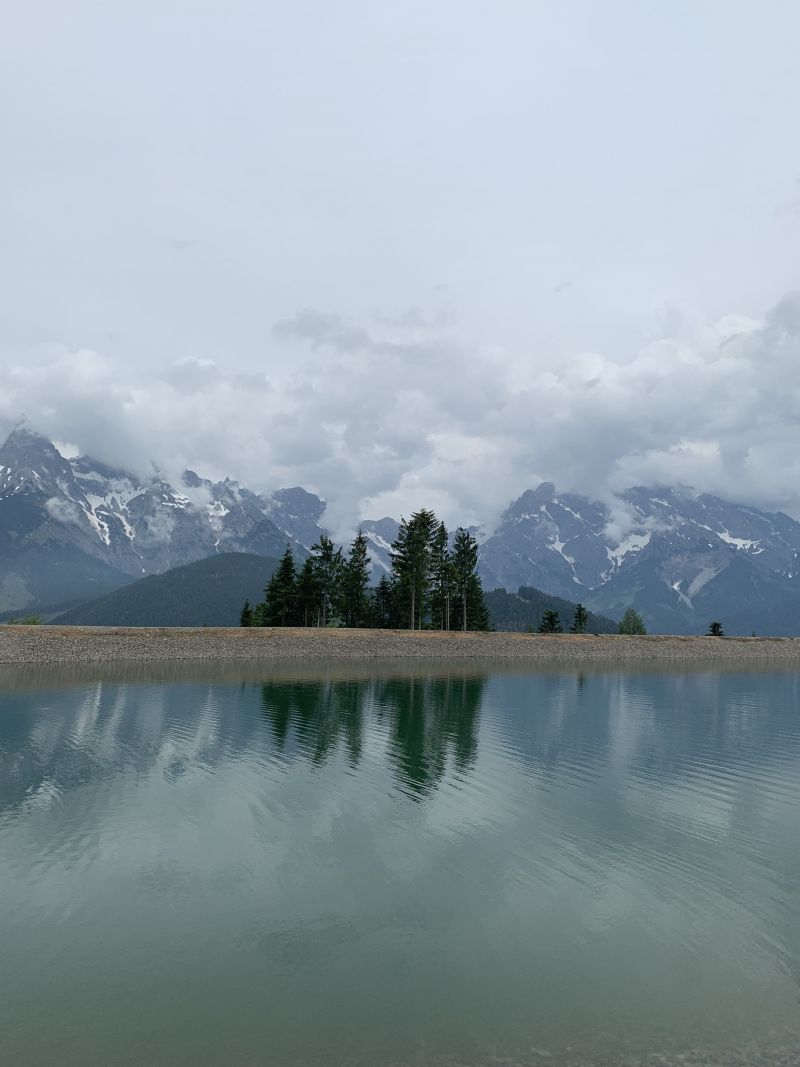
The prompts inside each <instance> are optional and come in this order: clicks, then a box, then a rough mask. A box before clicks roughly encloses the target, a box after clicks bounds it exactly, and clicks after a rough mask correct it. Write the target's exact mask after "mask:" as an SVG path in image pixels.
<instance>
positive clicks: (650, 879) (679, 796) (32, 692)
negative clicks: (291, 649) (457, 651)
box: [0, 668, 800, 1067]
mask: <svg viewBox="0 0 800 1067" xmlns="http://www.w3.org/2000/svg"><path fill="white" fill-rule="evenodd" d="M209 678H211V679H212V680H209ZM681 1057H684V1059H681ZM0 1062H2V1063H9V1064H20V1065H23V1064H65V1065H73V1064H74V1065H78V1064H81V1065H84V1064H88V1065H92V1064H104V1065H105V1064H118V1063H136V1064H151V1063H152V1064H155V1063H159V1064H200V1065H205V1064H233V1065H240V1064H262V1063H263V1064H284V1063H285V1064H290V1065H294V1064H307V1063H311V1064H316V1063H326V1064H359V1065H361V1064H364V1065H366V1064H371V1065H375V1067H384V1065H388V1064H399V1063H407V1064H420V1065H425V1064H436V1065H438V1064H447V1065H450V1064H453V1065H454V1064H469V1065H472V1064H482V1063H519V1064H537V1065H538V1064H545V1063H546V1064H551V1065H554V1067H558V1065H561V1064H573V1063H574V1064H600V1063H602V1064H622V1063H636V1064H638V1063H647V1064H650V1063H662V1062H663V1063H673V1062H674V1063H678V1062H683V1063H686V1062H689V1063H695V1062H696V1063H715V1064H716V1063H720V1064H734V1063H735V1064H739V1063H743V1062H748V1063H763V1064H777V1063H781V1064H784V1063H785V1064H797V1063H799V1062H800V678H799V677H798V676H797V675H796V674H791V673H768V672H765V673H753V674H744V673H741V674H740V673H693V674H682V673H656V672H653V673H647V672H638V673H637V672H630V673H626V672H619V671H614V672H606V673H602V672H601V673H590V674H586V675H581V674H577V673H574V672H565V673H550V674H547V673H539V674H533V673H532V674H520V673H503V672H502V671H501V672H498V673H489V674H487V675H476V674H474V673H472V674H467V673H463V672H460V671H457V670H455V669H453V670H451V671H450V672H449V673H444V674H442V673H441V672H440V674H439V675H438V676H437V675H436V674H427V675H426V674H424V673H422V674H418V675H417V676H408V675H392V674H391V673H390V672H387V671H382V670H381V669H380V668H376V669H375V673H374V675H372V676H369V675H365V674H363V673H362V674H361V675H360V676H359V677H354V678H347V677H344V678H342V677H336V678H333V677H325V676H324V674H323V675H319V676H316V677H314V676H311V675H309V676H308V677H307V678H306V679H305V680H302V679H299V678H297V677H295V678H291V677H288V676H284V677H275V676H273V677H272V678H270V677H269V676H268V675H266V674H265V675H264V676H263V677H256V676H254V675H253V674H252V672H251V673H250V675H249V676H248V677H247V678H246V679H241V678H236V677H233V676H230V675H227V676H223V675H222V674H220V675H219V677H218V678H217V680H213V672H212V674H209V672H208V670H206V672H205V677H204V678H202V679H201V678H199V677H195V678H194V679H193V678H191V677H187V676H186V673H185V669H184V671H183V672H182V673H181V674H180V676H176V677H175V678H173V679H170V678H169V677H164V676H161V677H160V678H159V680H158V681H153V680H150V681H148V680H147V678H146V677H144V678H136V679H134V680H128V681H125V682H119V681H114V680H113V679H112V680H108V679H106V680H103V681H98V680H91V679H89V678H83V679H81V678H75V677H72V676H69V677H67V676H65V675H59V674H58V673H52V674H43V675H41V676H39V677H37V678H33V679H31V678H27V679H23V680H22V681H15V682H13V683H12V682H11V681H10V680H9V679H8V678H6V679H5V681H4V680H3V678H2V676H0Z"/></svg>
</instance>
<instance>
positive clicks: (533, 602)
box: [486, 586, 617, 634]
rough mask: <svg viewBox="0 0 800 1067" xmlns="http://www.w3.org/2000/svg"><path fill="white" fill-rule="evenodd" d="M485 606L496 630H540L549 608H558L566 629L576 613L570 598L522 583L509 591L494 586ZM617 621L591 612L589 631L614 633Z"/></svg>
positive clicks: (556, 609)
mask: <svg viewBox="0 0 800 1067" xmlns="http://www.w3.org/2000/svg"><path fill="white" fill-rule="evenodd" d="M486 606H487V607H488V609H489V614H490V616H491V619H492V626H493V627H494V629H495V630H518V631H522V632H526V631H528V630H529V629H530V630H534V631H535V630H537V629H538V628H539V623H540V621H541V618H542V612H543V611H544V610H545V608H547V609H548V610H551V611H557V612H558V614H559V618H560V619H561V625H562V627H563V628H564V631H565V632H566V631H567V630H569V628H570V625H571V623H572V619H573V616H574V614H575V608H576V605H575V604H574V603H573V602H572V601H571V600H562V598H561V597H558V596H550V595H549V593H543V592H542V591H541V590H540V589H534V588H532V587H531V586H523V587H522V588H521V589H520V590H519V592H518V593H507V592H506V590H505V589H493V590H492V591H491V593H487V594H486ZM616 632H617V623H615V622H614V621H613V620H612V619H607V618H605V616H603V615H594V614H590V615H589V633H593V634H615V633H616Z"/></svg>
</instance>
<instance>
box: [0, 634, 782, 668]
mask: <svg viewBox="0 0 800 1067" xmlns="http://www.w3.org/2000/svg"><path fill="white" fill-rule="evenodd" d="M376 659H385V660H398V659H414V660H472V661H475V660H494V661H500V660H505V661H514V662H515V663H518V664H519V665H520V666H521V665H523V664H524V663H530V664H534V663H537V662H542V663H547V662H550V663H552V662H554V661H561V662H573V663H597V664H602V663H614V662H617V661H619V662H631V661H641V662H670V661H674V662H678V661H680V662H683V663H686V662H690V663H697V664H699V663H703V662H712V661H713V662H715V663H722V662H724V663H726V664H729V665H731V666H733V665H736V664H739V663H741V664H743V665H744V664H747V663H753V664H757V663H774V662H783V663H786V664H792V663H795V664H798V665H800V638H778V637H775V638H771V637H726V638H714V637H621V636H607V635H603V636H594V635H591V634H587V635H580V636H577V635H572V634H548V635H542V634H512V633H490V634H478V633H467V634H464V633H454V632H449V633H447V632H446V633H440V632H436V631H430V632H422V633H410V632H409V631H407V630H334V629H331V630H317V629H289V628H287V629H268V628H264V629H260V628H255V629H239V628H231V629H214V628H203V629H194V628H186V629H183V628H180V629H179V628H174V629H173V628H158V627H147V628H144V627H130V628H127V627H99V626H98V627H94V626H0V664H5V665H9V664H10V665H22V664H41V663H112V662H128V663H144V662H178V661H182V660H204V661H211V660H213V661H216V662H220V661H228V662H261V663H264V662H273V661H274V662H278V661H283V662H285V661H289V660H294V661H297V660H313V661H316V662H320V661H327V662H330V663H335V662H344V661H366V660H376Z"/></svg>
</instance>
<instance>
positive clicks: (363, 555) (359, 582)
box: [342, 530, 370, 626]
mask: <svg viewBox="0 0 800 1067" xmlns="http://www.w3.org/2000/svg"><path fill="white" fill-rule="evenodd" d="M369 566H370V565H369V554H368V552H367V539H366V537H365V536H364V534H363V533H362V532H361V530H359V531H358V534H357V535H356V537H355V538H354V539H353V543H352V544H351V545H350V555H349V556H348V557H347V561H346V562H345V564H344V566H343V568H342V607H343V609H344V621H345V626H364V625H365V623H366V615H367V589H368V587H369Z"/></svg>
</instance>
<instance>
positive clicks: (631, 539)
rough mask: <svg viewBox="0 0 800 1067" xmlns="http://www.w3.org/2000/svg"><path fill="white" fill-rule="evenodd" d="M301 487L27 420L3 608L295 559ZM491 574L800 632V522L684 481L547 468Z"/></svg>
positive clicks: (309, 514) (683, 617)
mask: <svg viewBox="0 0 800 1067" xmlns="http://www.w3.org/2000/svg"><path fill="white" fill-rule="evenodd" d="M324 510H325V503H324V501H323V500H321V499H320V498H319V497H318V496H315V495H314V494H313V493H309V492H307V491H306V490H305V489H302V488H299V487H295V488H291V489H280V490H278V491H277V492H275V493H273V494H271V495H265V494H260V493H256V492H254V491H253V490H251V489H247V488H245V487H244V486H241V485H239V483H238V482H235V481H232V480H231V479H229V478H226V479H224V480H223V481H221V482H212V481H210V480H208V479H205V478H202V477H200V476H199V475H198V474H196V473H195V472H194V471H186V472H185V473H184V475H183V477H182V479H181V481H180V484H179V485H172V484H170V483H169V482H167V481H166V480H164V479H163V478H162V477H160V476H159V475H158V474H154V475H153V476H152V477H151V478H149V479H141V478H137V477H136V476H135V475H133V474H131V473H129V472H127V471H123V470H115V469H112V468H111V467H108V466H106V465H105V464H103V463H100V462H98V461H96V460H93V459H91V458H89V457H86V456H79V457H77V458H73V459H67V458H65V457H64V456H62V455H61V453H60V452H59V451H58V449H57V448H56V447H55V446H54V445H53V443H52V442H51V441H49V440H48V439H47V438H46V437H42V436H41V435H40V434H38V433H35V432H34V431H33V430H31V429H30V428H28V427H27V426H25V425H20V426H18V427H17V428H16V429H15V430H14V431H13V432H12V433H11V435H10V436H9V438H8V439H7V440H6V442H5V444H3V445H2V447H0V612H2V611H20V610H24V609H26V608H32V607H36V606H42V607H48V606H52V605H55V604H59V603H64V602H69V601H77V600H87V599H90V598H91V597H94V596H98V595H100V594H101V593H103V592H106V591H108V590H110V589H114V588H117V587H118V586H120V585H123V584H125V583H126V582H130V581H132V580H134V579H135V578H139V577H141V576H142V575H146V574H153V573H159V572H162V571H165V570H167V569H169V568H171V567H176V566H180V565H182V564H185V563H191V562H193V561H195V560H198V559H203V558H205V557H207V556H211V555H213V554H215V553H219V552H254V553H257V554H259V555H266V556H279V555H280V554H281V553H282V552H283V551H284V548H285V546H286V544H287V543H288V544H291V545H292V546H293V548H294V551H295V555H296V556H297V557H298V558H299V559H302V558H303V557H305V555H306V554H307V552H308V551H309V549H310V548H311V546H312V545H313V544H314V543H315V542H316V541H318V539H319V537H320V534H322V533H323V532H324V528H323V526H322V520H323V513H324ZM361 528H362V530H363V531H364V533H365V534H366V536H367V540H368V542H369V553H370V558H371V561H372V576H373V580H374V581H377V580H378V579H379V578H380V577H381V576H382V575H383V574H387V573H389V571H390V569H391V544H392V542H393V541H394V540H395V538H396V537H397V532H398V528H399V524H398V522H397V520H396V519H393V518H389V517H385V518H382V519H378V520H374V521H368V522H363V523H362V524H361ZM480 573H481V577H482V579H483V583H484V586H485V587H486V588H487V589H492V588H497V587H503V588H506V589H508V590H509V591H515V590H517V589H519V587H520V586H534V587H536V588H537V589H540V590H543V591H544V592H546V593H551V594H554V595H557V596H559V597H563V598H565V599H567V600H571V601H576V600H581V601H583V602H584V603H585V604H586V605H587V606H588V607H589V608H590V609H592V610H593V611H595V612H598V613H603V614H606V615H610V616H612V617H618V616H619V615H621V614H622V612H624V610H625V608H627V607H629V606H633V607H635V608H636V609H637V610H638V611H640V612H641V614H642V615H643V616H644V618H645V621H646V622H647V624H648V628H649V629H650V630H652V631H653V632H656V633H658V632H662V633H664V632H673V633H687V632H688V633H697V632H704V631H705V628H706V626H707V625H708V623H709V622H710V621H711V620H712V619H719V620H720V621H721V622H722V623H723V625H724V626H725V628H726V630H727V631H728V632H730V633H747V634H749V633H751V632H752V631H753V630H755V631H756V632H758V633H775V634H784V633H785V634H790V633H791V634H795V633H796V634H800V523H797V522H795V521H794V519H791V518H789V517H788V516H787V515H784V514H782V513H781V512H777V513H770V512H765V511H761V510H759V509H757V508H752V507H746V506H742V505H739V504H732V503H730V502H726V501H724V500H721V499H719V498H718V497H715V496H711V495H709V494H707V493H696V492H694V491H693V490H691V489H687V488H682V487H677V488H675V487H673V488H662V489H647V488H641V487H640V488H634V489H630V490H628V491H626V492H625V493H623V494H621V495H620V496H619V497H618V498H616V500H615V501H614V502H613V504H612V505H608V504H604V503H600V502H598V501H595V500H590V499H589V498H587V497H585V496H581V495H579V494H577V493H557V492H556V490H555V488H554V486H553V485H551V484H550V483H548V482H545V483H543V484H542V485H540V486H539V487H538V488H537V489H532V490H528V491H527V492H525V493H523V494H522V496H521V497H520V498H519V499H518V500H516V501H514V503H513V504H511V505H510V507H509V508H508V510H507V511H506V513H505V515H504V516H503V518H502V521H501V522H500V525H499V526H498V528H497V529H496V530H495V532H494V533H493V534H492V535H491V536H490V537H488V538H487V539H486V540H483V542H482V544H481V550H480Z"/></svg>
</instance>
